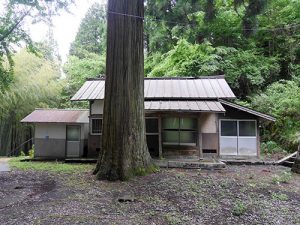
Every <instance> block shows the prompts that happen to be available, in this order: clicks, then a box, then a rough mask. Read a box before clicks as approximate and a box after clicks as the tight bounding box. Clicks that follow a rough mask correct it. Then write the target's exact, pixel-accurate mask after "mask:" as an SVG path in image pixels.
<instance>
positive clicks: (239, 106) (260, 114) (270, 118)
mask: <svg viewBox="0 0 300 225" xmlns="http://www.w3.org/2000/svg"><path fill="white" fill-rule="evenodd" d="M219 101H220V103H222V104H224V105H227V106H230V107H233V108H235V109H238V110H241V111H244V112H247V113H250V114H253V115H255V116H258V117H260V118H263V119H266V120H270V121H273V122H274V121H276V118H274V117H273V116H270V115H268V114H265V113H261V112H258V111H255V110H253V109H249V108H247V107H245V106H241V105H238V104H235V103H232V102H228V101H224V100H222V99H220V100H219Z"/></svg>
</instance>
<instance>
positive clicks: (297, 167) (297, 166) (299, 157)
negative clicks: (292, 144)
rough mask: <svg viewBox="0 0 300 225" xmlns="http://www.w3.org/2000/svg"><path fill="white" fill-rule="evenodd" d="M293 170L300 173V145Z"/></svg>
mask: <svg viewBox="0 0 300 225" xmlns="http://www.w3.org/2000/svg"><path fill="white" fill-rule="evenodd" d="M292 171H293V172H295V173H300V145H299V146H298V154H297V158H296V161H295V163H294V165H293V168H292Z"/></svg>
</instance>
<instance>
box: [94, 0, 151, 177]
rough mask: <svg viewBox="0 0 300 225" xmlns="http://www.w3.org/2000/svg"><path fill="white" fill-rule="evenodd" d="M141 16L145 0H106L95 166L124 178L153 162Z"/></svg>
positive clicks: (99, 172)
mask: <svg viewBox="0 0 300 225" xmlns="http://www.w3.org/2000/svg"><path fill="white" fill-rule="evenodd" d="M133 2H134V3H133ZM124 14H126V15H127V16H125V15H124ZM128 15H131V16H128ZM143 16H144V1H143V0H137V1H131V0H109V1H108V22H107V26H108V29H107V59H106V79H105V100H104V113H103V136H102V149H101V151H100V155H99V158H98V162H97V166H96V169H95V171H94V173H95V174H96V176H97V178H98V179H108V180H126V179H128V178H130V177H131V176H133V175H135V174H136V173H141V172H142V171H144V172H146V171H147V169H149V168H150V167H151V157H150V154H149V151H148V147H147V144H146V135H145V118H144V45H143V19H142V18H141V17H143Z"/></svg>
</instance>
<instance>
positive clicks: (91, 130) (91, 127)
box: [90, 118, 103, 135]
mask: <svg viewBox="0 0 300 225" xmlns="http://www.w3.org/2000/svg"><path fill="white" fill-rule="evenodd" d="M93 120H102V122H101V124H102V126H103V118H91V123H90V133H91V134H92V135H102V129H103V128H101V132H100V133H94V132H93Z"/></svg>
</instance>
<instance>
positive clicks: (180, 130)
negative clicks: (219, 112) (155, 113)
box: [162, 116, 199, 147]
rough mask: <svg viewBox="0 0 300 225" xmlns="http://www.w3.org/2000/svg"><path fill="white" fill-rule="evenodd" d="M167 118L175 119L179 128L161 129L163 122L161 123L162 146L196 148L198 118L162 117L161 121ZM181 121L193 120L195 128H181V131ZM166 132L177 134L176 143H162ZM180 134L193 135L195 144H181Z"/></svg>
mask: <svg viewBox="0 0 300 225" xmlns="http://www.w3.org/2000/svg"><path fill="white" fill-rule="evenodd" d="M167 118H177V119H179V128H178V129H170V128H166V129H165V128H164V127H163V121H162V144H163V145H165V146H193V147H196V146H198V139H197V134H198V129H199V128H198V117H182V116H171V117H170V116H168V117H164V118H162V120H164V119H167ZM182 119H191V120H194V121H195V122H196V126H195V128H193V129H186V128H183V129H181V126H182ZM166 131H174V132H178V142H165V141H164V133H165V132H166ZM182 132H190V133H192V134H193V135H195V138H194V139H195V142H182V141H181V133H182Z"/></svg>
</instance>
